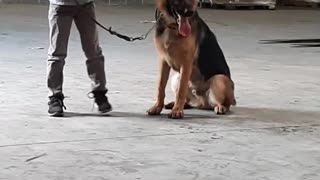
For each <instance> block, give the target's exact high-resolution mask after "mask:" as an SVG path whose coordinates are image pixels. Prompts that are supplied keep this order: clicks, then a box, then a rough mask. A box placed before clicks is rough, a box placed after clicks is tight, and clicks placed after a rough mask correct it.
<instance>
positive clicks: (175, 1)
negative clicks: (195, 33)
mask: <svg viewBox="0 0 320 180" xmlns="http://www.w3.org/2000/svg"><path fill="white" fill-rule="evenodd" d="M198 2H199V0H157V6H158V8H159V9H160V11H165V12H166V15H169V16H172V17H173V18H174V19H175V20H176V22H177V24H178V30H179V34H180V35H182V36H189V35H190V34H191V32H192V29H191V24H190V23H191V22H190V19H191V18H192V17H193V16H194V15H195V14H196V11H197V7H198Z"/></svg>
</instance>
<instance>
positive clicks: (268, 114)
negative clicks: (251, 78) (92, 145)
mask: <svg viewBox="0 0 320 180" xmlns="http://www.w3.org/2000/svg"><path fill="white" fill-rule="evenodd" d="M231 110H232V111H231V112H230V113H228V114H226V115H216V114H215V113H214V112H213V111H204V110H195V109H191V110H185V117H184V119H183V120H181V119H178V120H173V119H169V118H168V116H167V115H168V113H169V112H170V111H168V110H164V111H163V112H162V114H161V115H159V116H148V115H147V114H146V113H145V112H119V111H112V112H110V113H109V114H105V115H103V114H98V113H76V112H66V113H65V117H67V118H68V117H110V118H135V119H141V120H146V119H147V120H156V121H159V120H160V121H179V122H181V121H183V122H190V123H201V124H203V123H204V124H212V123H216V121H224V122H227V121H235V122H237V123H240V122H244V121H255V122H268V123H272V122H277V123H281V122H282V123H286V122H290V123H296V124H303V123H312V124H320V119H319V117H320V113H319V112H307V111H297V110H286V109H271V108H249V107H233V108H232V109H231Z"/></svg>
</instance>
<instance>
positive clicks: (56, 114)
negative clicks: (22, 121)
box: [48, 112, 64, 117]
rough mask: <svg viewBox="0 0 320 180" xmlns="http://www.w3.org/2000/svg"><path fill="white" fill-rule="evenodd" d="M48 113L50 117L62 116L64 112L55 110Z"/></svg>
mask: <svg viewBox="0 0 320 180" xmlns="http://www.w3.org/2000/svg"><path fill="white" fill-rule="evenodd" d="M48 115H49V116H51V117H63V116H64V113H63V112H56V113H48Z"/></svg>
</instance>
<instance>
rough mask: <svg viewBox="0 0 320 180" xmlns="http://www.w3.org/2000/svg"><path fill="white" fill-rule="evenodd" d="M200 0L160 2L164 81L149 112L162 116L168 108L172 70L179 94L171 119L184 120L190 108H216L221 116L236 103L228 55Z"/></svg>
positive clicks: (172, 105)
mask: <svg viewBox="0 0 320 180" xmlns="http://www.w3.org/2000/svg"><path fill="white" fill-rule="evenodd" d="M197 6H198V0H157V10H158V12H159V18H160V19H159V20H158V21H157V25H156V33H155V39H154V40H155V44H156V48H157V50H158V54H159V63H160V64H159V65H160V78H159V82H158V91H157V99H156V103H155V104H154V105H153V106H152V107H151V108H150V109H149V110H148V114H149V115H158V114H160V113H161V111H162V109H163V108H164V98H165V88H166V84H167V81H168V78H169V74H170V70H171V69H173V70H174V71H175V75H174V76H173V77H172V83H171V84H172V90H173V91H174V93H175V95H176V99H175V101H174V102H172V103H169V104H168V105H166V108H170V109H172V110H171V113H170V114H169V118H177V119H178V118H183V116H184V113H183V110H184V108H185V107H186V106H191V107H194V108H200V109H212V110H214V111H215V112H216V113H217V114H224V113H226V112H227V111H229V108H230V106H231V105H235V104H236V100H235V97H234V83H233V81H232V80H231V75H230V70H229V67H228V65H227V62H226V60H225V57H224V54H223V52H222V50H221V48H220V46H219V44H218V42H217V39H216V37H215V35H214V34H213V32H212V31H211V30H210V29H209V27H208V26H207V24H206V23H205V22H204V21H203V20H202V19H201V18H200V17H199V15H198V13H197Z"/></svg>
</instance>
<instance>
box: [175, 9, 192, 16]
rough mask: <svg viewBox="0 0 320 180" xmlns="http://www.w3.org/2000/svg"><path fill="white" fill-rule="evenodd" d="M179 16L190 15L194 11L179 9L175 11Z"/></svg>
mask: <svg viewBox="0 0 320 180" xmlns="http://www.w3.org/2000/svg"><path fill="white" fill-rule="evenodd" d="M177 13H178V14H179V15H180V16H184V17H190V16H192V15H193V14H194V11H192V10H188V9H180V10H178V11H177Z"/></svg>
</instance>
